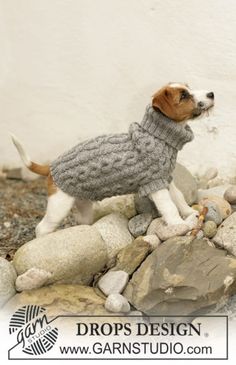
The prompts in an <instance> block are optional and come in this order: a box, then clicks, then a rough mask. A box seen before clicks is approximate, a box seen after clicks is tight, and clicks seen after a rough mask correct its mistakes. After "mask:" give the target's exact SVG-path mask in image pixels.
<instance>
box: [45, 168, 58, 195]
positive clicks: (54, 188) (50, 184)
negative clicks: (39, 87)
mask: <svg viewBox="0 0 236 365" xmlns="http://www.w3.org/2000/svg"><path fill="white" fill-rule="evenodd" d="M47 188H48V196H51V195H53V194H55V193H56V192H57V186H56V184H55V183H54V181H53V178H52V175H51V173H49V175H48V178H47Z"/></svg>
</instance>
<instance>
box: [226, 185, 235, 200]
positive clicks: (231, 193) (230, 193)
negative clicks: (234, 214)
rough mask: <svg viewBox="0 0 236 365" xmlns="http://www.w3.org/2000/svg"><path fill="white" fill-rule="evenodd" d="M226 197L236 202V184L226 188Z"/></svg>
mask: <svg viewBox="0 0 236 365" xmlns="http://www.w3.org/2000/svg"><path fill="white" fill-rule="evenodd" d="M224 199H225V200H227V202H229V203H230V204H236V186H231V187H230V188H228V189H227V190H226V192H225V194H224Z"/></svg>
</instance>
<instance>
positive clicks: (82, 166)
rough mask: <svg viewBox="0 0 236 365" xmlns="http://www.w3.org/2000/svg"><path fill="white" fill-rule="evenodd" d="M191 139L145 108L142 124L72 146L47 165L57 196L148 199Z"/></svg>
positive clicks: (165, 183)
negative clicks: (136, 196)
mask: <svg viewBox="0 0 236 365" xmlns="http://www.w3.org/2000/svg"><path fill="white" fill-rule="evenodd" d="M192 139H193V132H192V130H191V128H190V127H189V126H188V125H183V124H182V123H176V122H174V121H172V120H170V119H169V118H167V117H166V116H165V115H163V114H162V113H161V112H159V111H156V110H154V109H153V108H152V106H151V105H148V106H147V108H146V112H145V115H144V117H143V120H142V121H141V123H140V124H139V123H132V124H131V125H130V127H129V130H128V133H120V134H109V135H102V136H99V137H96V138H93V139H89V140H86V141H84V142H81V143H79V144H77V145H76V146H75V147H73V148H72V149H70V150H69V151H68V152H66V153H64V154H63V155H61V156H60V157H58V158H57V159H56V160H55V161H53V162H52V163H51V166H50V168H51V174H52V177H53V180H54V182H55V183H56V185H57V186H58V187H59V188H60V189H61V190H62V191H64V192H65V193H68V194H69V195H71V196H74V197H78V198H80V199H90V200H102V199H104V198H106V197H111V196H114V195H123V194H129V193H139V195H140V196H147V195H148V194H149V193H152V192H155V191H157V190H160V189H164V188H167V187H168V185H169V183H170V182H171V180H172V172H173V170H174V167H175V163H176V157H177V153H178V151H179V150H181V149H182V148H183V146H184V144H186V143H187V142H190V141H191V140H192Z"/></svg>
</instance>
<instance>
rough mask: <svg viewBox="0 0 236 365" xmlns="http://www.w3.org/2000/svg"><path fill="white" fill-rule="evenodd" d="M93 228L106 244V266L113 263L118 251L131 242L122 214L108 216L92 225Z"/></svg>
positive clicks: (125, 219)
mask: <svg viewBox="0 0 236 365" xmlns="http://www.w3.org/2000/svg"><path fill="white" fill-rule="evenodd" d="M93 227H95V228H96V229H97V230H98V231H99V232H100V234H101V236H102V238H103V240H104V242H105V244H106V248H107V254H108V265H109V263H110V262H112V261H113V259H114V257H115V256H116V255H117V253H118V251H120V250H121V249H122V248H123V247H125V246H127V245H128V244H129V243H131V242H132V241H133V237H132V235H131V234H130V232H129V229H128V219H127V218H126V217H125V216H123V215H122V214H119V213H112V214H109V215H107V216H105V217H103V218H101V219H99V220H98V221H97V222H96V223H94V224H93ZM95 252H97V250H96V251H95Z"/></svg>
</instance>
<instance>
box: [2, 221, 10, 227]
mask: <svg viewBox="0 0 236 365" xmlns="http://www.w3.org/2000/svg"><path fill="white" fill-rule="evenodd" d="M3 225H4V227H5V228H10V227H11V222H4V223H3Z"/></svg>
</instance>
